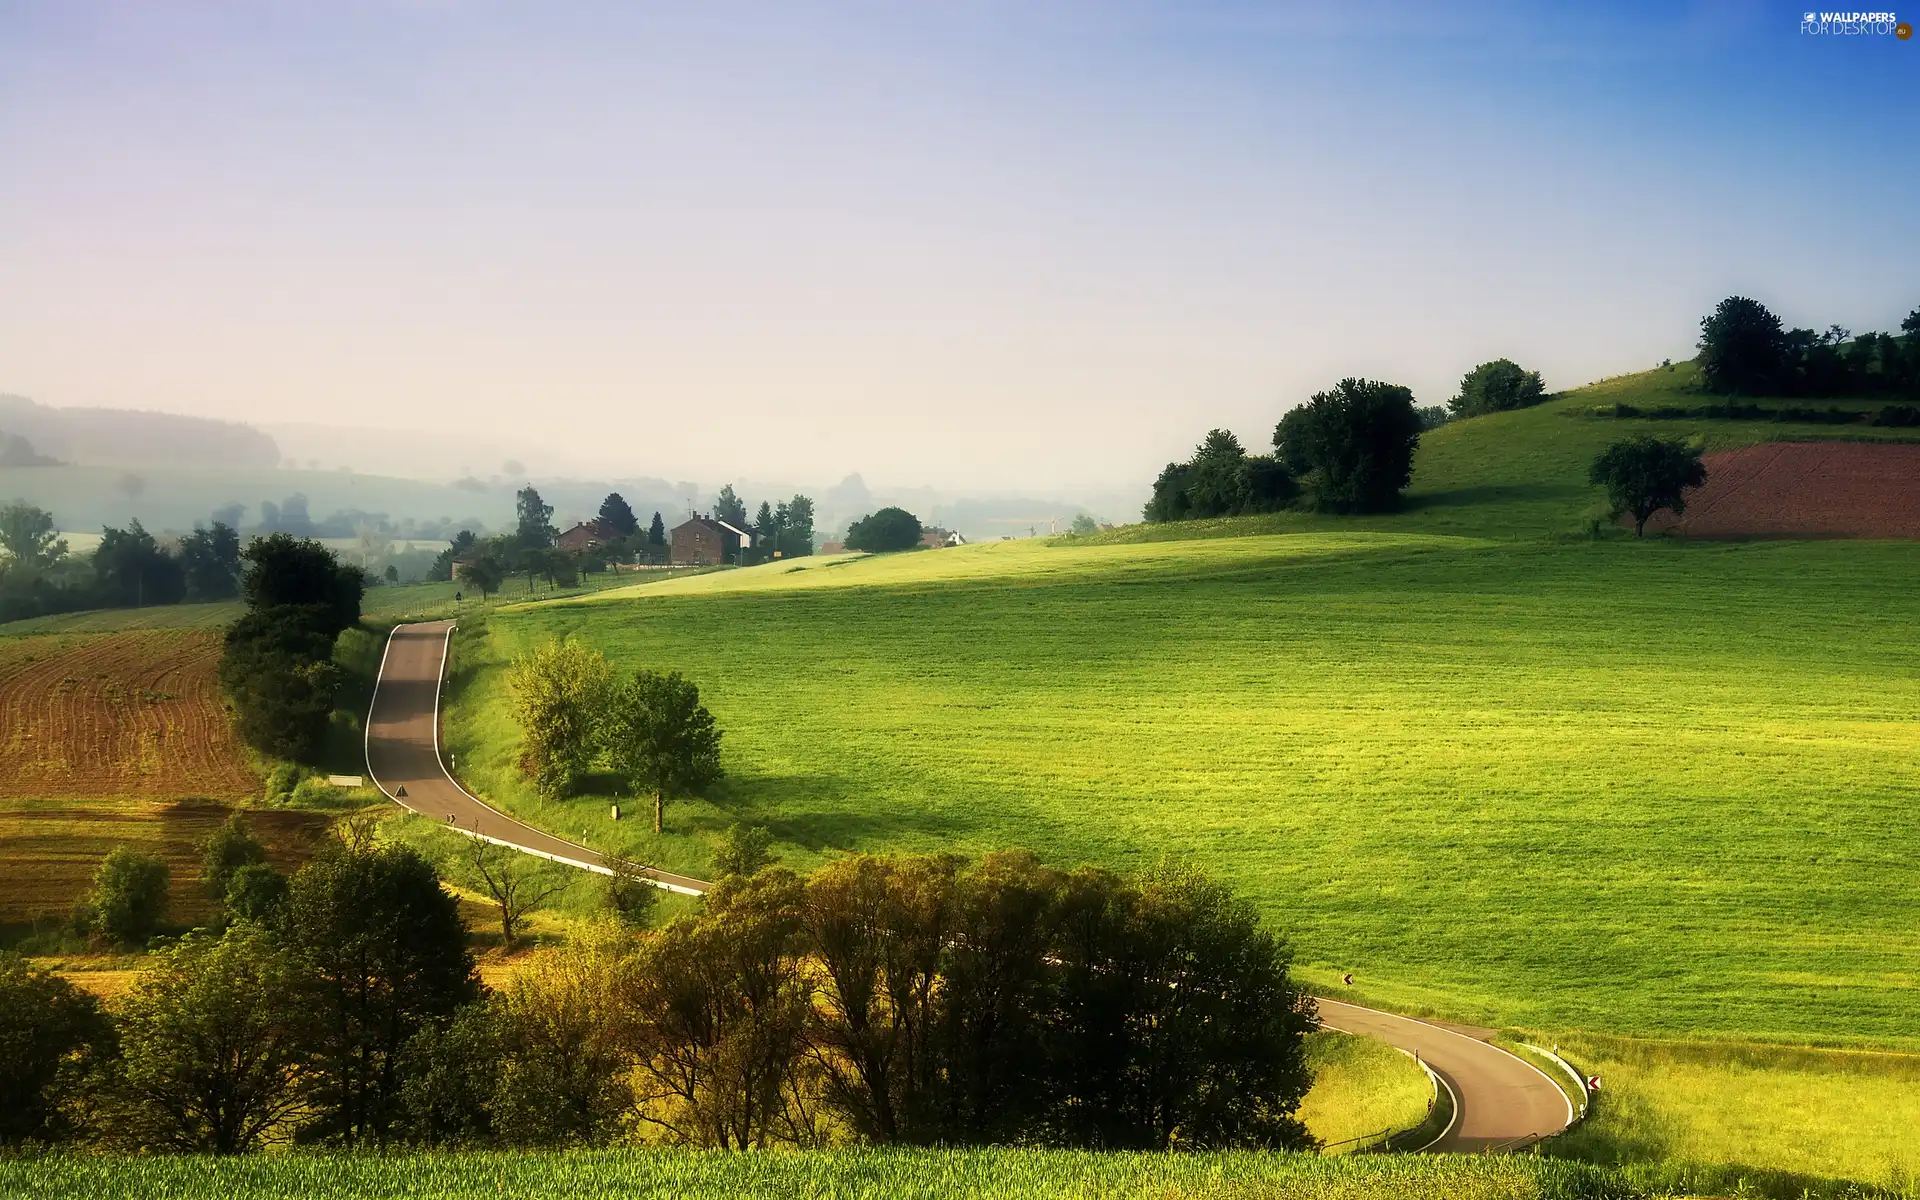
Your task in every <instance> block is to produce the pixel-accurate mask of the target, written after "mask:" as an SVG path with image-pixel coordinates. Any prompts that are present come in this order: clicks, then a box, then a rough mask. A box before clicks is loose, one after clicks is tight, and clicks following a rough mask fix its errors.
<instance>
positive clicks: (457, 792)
mask: <svg viewBox="0 0 1920 1200" xmlns="http://www.w3.org/2000/svg"><path fill="white" fill-rule="evenodd" d="M452 636H453V622H452V621H429V622H425V623H421V624H414V625H400V626H397V627H395V629H394V630H393V633H392V635H391V636H390V637H389V638H388V640H387V648H386V652H385V655H384V656H383V657H382V658H381V660H380V676H379V679H378V681H377V682H376V683H375V685H374V690H373V704H372V707H371V708H370V709H369V710H368V712H367V771H368V773H369V774H370V775H372V777H373V782H374V784H375V785H376V786H377V787H379V789H380V790H381V791H382V792H384V793H385V794H386V795H387V797H388V798H389V799H392V800H393V801H394V802H396V803H398V804H400V805H402V806H403V807H405V808H409V809H412V810H413V811H414V812H417V813H419V814H421V815H422V816H426V817H431V818H432V819H434V820H436V821H442V822H445V823H447V824H448V825H450V826H451V827H453V828H455V829H457V830H458V831H459V832H461V833H464V834H466V835H467V836H469V837H478V838H482V839H484V840H486V841H489V842H493V843H496V844H498V845H501V846H509V847H512V848H513V849H516V850H523V851H525V852H526V853H528V854H536V855H539V856H540V857H542V858H547V859H552V860H553V861H554V862H559V863H565V864H566V865H568V866H571V867H578V868H580V869H582V870H586V871H597V872H600V873H602V874H608V873H610V871H609V868H608V867H607V864H606V862H605V860H604V859H603V858H602V857H601V855H600V854H598V853H597V852H595V851H593V850H591V849H588V848H587V847H585V846H581V845H578V844H577V843H574V842H569V841H567V840H565V839H564V838H557V837H554V836H553V835H552V834H549V833H544V832H542V831H540V830H538V829H535V828H533V827H532V826H530V825H526V824H524V823H522V822H520V821H516V820H514V819H513V818H512V817H509V816H507V815H506V814H505V813H503V812H500V811H499V810H497V809H494V808H490V807H488V806H487V804H486V803H485V802H483V801H482V800H480V799H479V798H478V797H476V796H473V795H471V794H469V793H468V792H467V791H466V789H464V788H462V787H461V786H460V785H459V784H458V783H457V782H455V781H454V778H453V776H452V775H451V774H450V773H449V772H448V771H447V767H446V763H445V761H444V760H443V759H442V757H441V754H440V685H441V681H442V679H443V678H444V676H445V673H446V664H447V649H448V646H449V645H450V644H451V642H452ZM653 881H654V883H655V884H656V885H657V886H659V887H663V888H666V889H667V890H669V891H674V892H679V893H681V894H683V895H688V896H697V895H699V894H700V893H702V892H704V891H706V890H707V884H706V883H705V882H703V881H702V880H698V879H694V878H692V877H690V876H686V875H675V874H672V873H670V872H666V871H656V872H653ZM1320 1019H1321V1024H1322V1025H1324V1026H1325V1027H1326V1028H1328V1029H1336V1030H1339V1031H1341V1032H1344V1033H1352V1034H1360V1035H1364V1036H1366V1037H1372V1038H1378V1039H1379V1040H1381V1041H1383V1042H1385V1043H1387V1044H1388V1045H1390V1046H1397V1047H1399V1048H1400V1049H1402V1050H1405V1051H1407V1052H1409V1053H1411V1054H1415V1055H1417V1056H1419V1058H1420V1060H1421V1061H1422V1062H1424V1063H1426V1064H1427V1066H1428V1067H1429V1068H1430V1069H1431V1070H1432V1071H1433V1072H1434V1074H1435V1075H1436V1076H1438V1077H1439V1079H1440V1080H1441V1082H1442V1083H1443V1085H1444V1086H1445V1087H1446V1088H1447V1089H1448V1090H1449V1091H1450V1092H1452V1094H1453V1097H1454V1120H1453V1122H1452V1124H1451V1125H1450V1126H1449V1127H1448V1128H1447V1130H1446V1131H1445V1132H1444V1133H1443V1134H1442V1135H1441V1136H1440V1137H1439V1138H1438V1139H1437V1140H1435V1141H1434V1142H1432V1143H1431V1144H1429V1145H1428V1146H1426V1147H1424V1149H1427V1150H1430V1151H1439V1152H1445V1151H1452V1152H1460V1153H1483V1152H1491V1151H1501V1150H1513V1149H1520V1148H1523V1147H1526V1146H1530V1145H1532V1144H1533V1143H1535V1142H1537V1141H1539V1140H1540V1139H1541V1138H1544V1137H1550V1136H1552V1135H1553V1134H1556V1133H1558V1132H1560V1131H1561V1130H1562V1129H1565V1128H1566V1127H1567V1126H1568V1125H1570V1124H1572V1122H1573V1117H1574V1112H1573V1105H1572V1102H1571V1101H1569V1100H1568V1098H1567V1095H1566V1093H1564V1092H1562V1091H1561V1090H1560V1088H1559V1087H1558V1086H1557V1085H1556V1084H1555V1083H1554V1082H1553V1080H1551V1079H1549V1078H1548V1077H1547V1076H1546V1074H1545V1073H1543V1072H1542V1071H1540V1070H1539V1069H1538V1068H1536V1067H1534V1066H1533V1065H1532V1064H1530V1063H1528V1062H1526V1061H1524V1060H1522V1059H1519V1058H1516V1057H1515V1056H1513V1055H1511V1054H1509V1053H1507V1052H1506V1051H1505V1050H1502V1049H1500V1048H1499V1047H1497V1046H1494V1045H1491V1044H1490V1043H1488V1042H1487V1041H1485V1040H1483V1039H1482V1038H1481V1037H1476V1036H1473V1035H1471V1034H1469V1033H1466V1032H1462V1031H1460V1030H1458V1029H1452V1028H1447V1027H1445V1026H1442V1025H1436V1024H1433V1023H1431V1022H1428V1021H1417V1020H1414V1019H1413V1018H1411V1017H1403V1016H1398V1015H1396V1014H1394V1013H1389V1012H1381V1011H1379V1010H1378V1009H1371V1008H1362V1007H1360V1006H1359V1005H1354V1004H1348V1003H1345V1002H1344V1001H1340V1000H1332V999H1326V998H1322V999H1321V1000H1320Z"/></svg>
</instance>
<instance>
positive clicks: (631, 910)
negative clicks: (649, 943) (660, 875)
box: [601, 855, 660, 929]
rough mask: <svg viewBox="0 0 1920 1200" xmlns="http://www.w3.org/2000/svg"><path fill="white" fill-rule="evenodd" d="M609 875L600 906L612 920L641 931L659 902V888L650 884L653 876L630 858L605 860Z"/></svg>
mask: <svg viewBox="0 0 1920 1200" xmlns="http://www.w3.org/2000/svg"><path fill="white" fill-rule="evenodd" d="M606 864H607V867H608V869H609V871H610V872H611V873H610V874H609V875H607V876H606V883H605V891H604V892H602V894H601V895H602V901H603V906H604V907H605V908H606V910H607V911H608V912H609V913H611V914H612V915H613V917H614V919H615V920H617V921H619V922H620V923H621V924H622V925H626V926H629V927H631V928H635V929H643V928H645V927H646V926H647V925H648V924H649V923H650V922H651V921H652V919H653V910H654V908H655V907H656V906H657V905H658V904H659V902H660V889H659V888H657V887H655V886H654V884H653V881H654V878H655V876H654V874H653V872H652V871H650V870H648V869H647V868H646V867H643V866H641V865H640V864H639V863H636V862H633V861H632V860H630V859H625V858H621V857H618V856H617V855H615V856H608V857H606Z"/></svg>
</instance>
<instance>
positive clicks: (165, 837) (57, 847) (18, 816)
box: [0, 798, 325, 930]
mask: <svg viewBox="0 0 1920 1200" xmlns="http://www.w3.org/2000/svg"><path fill="white" fill-rule="evenodd" d="M231 811H232V810H231V809H229V808H228V807H226V806H225V805H221V804H213V803H208V802H204V801H198V802H196V801H187V802H179V803H155V802H152V801H147V800H138V799H125V798H121V799H99V798H95V799H89V800H86V801H73V800H64V799H63V800H26V799H18V798H5V799H0V863H5V864H6V870H5V872H4V873H0V929H12V930H20V929H23V928H25V927H28V926H31V925H33V924H34V923H35V922H41V921H48V920H57V919H59V918H63V917H65V916H66V915H67V914H68V913H69V912H70V911H72V909H73V906H74V904H75V903H76V902H78V901H79V900H80V898H81V897H82V896H84V895H85V894H86V892H87V888H88V887H89V886H91V884H92V882H93V872H94V868H96V867H98V866H99V865H100V860H101V859H102V858H105V857H106V855H107V852H108V851H109V850H112V849H113V848H114V847H115V846H120V845H128V846H132V847H134V848H135V849H138V850H141V851H143V852H145V853H148V854H152V855H155V856H157V857H159V858H160V859H162V860H164V861H165V862H166V864H167V866H168V867H169V868H170V869H171V870H172V883H171V887H170V890H169V892H168V902H169V909H170V914H171V917H172V918H173V919H175V920H179V921H194V920H198V919H201V918H203V917H205V916H207V915H209V914H210V912H211V908H210V906H209V903H208V900H207V898H206V895H205V893H204V892H202V890H201V888H200V883H199V876H200V843H201V842H203V841H205V840H206V838H207V835H208V834H211V833H212V832H213V831H214V830H215V829H216V828H218V827H219V826H220V823H221V822H223V821H225V820H226V819H227V816H228V814H229V813H230V812H231ZM247 820H248V821H249V823H250V824H252V826H253V829H254V832H255V833H256V834H258V835H259V836H260V839H261V841H263V842H264V843H266V845H267V849H268V852H269V857H270V858H271V859H272V860H273V861H274V862H275V864H276V865H278V866H280V867H282V868H283V869H284V868H291V867H294V866H297V865H298V864H300V863H302V862H304V861H306V858H307V855H308V847H309V846H311V845H312V844H313V841H314V839H316V838H317V837H318V836H319V835H320V833H321V831H322V830H323V828H324V826H325V818H324V817H323V816H321V815H318V814H314V813H306V812H299V811H293V810H265V811H256V812H250V813H248V814H247Z"/></svg>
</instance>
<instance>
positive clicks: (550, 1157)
mask: <svg viewBox="0 0 1920 1200" xmlns="http://www.w3.org/2000/svg"><path fill="white" fill-rule="evenodd" d="M133 1194H141V1195H152V1196H160V1195H164V1196H167V1197H169V1198H171V1200H202V1198H205V1200H234V1198H239V1197H248V1196H301V1197H306V1198H310V1200H329V1198H332V1197H340V1198H342V1200H345V1198H347V1197H353V1198H355V1200H360V1198H366V1200H375V1198H381V1197H394V1198H396V1200H397V1198H399V1197H433V1198H435V1200H464V1198H467V1197H473V1198H475V1200H479V1198H481V1197H487V1198H489V1200H491V1198H495V1197H503V1196H506V1197H546V1196H573V1197H580V1198H582V1200H599V1198H601V1197H630V1198H634V1200H639V1198H643V1197H645V1198H650V1200H705V1198H707V1197H715V1198H718V1197H726V1198H727V1200H733V1198H736V1197H743V1198H753V1197H765V1198H768V1200H773V1198H776V1197H777V1198H780V1200H785V1198H786V1197H792V1196H809V1197H820V1198H822V1200H825V1198H829V1197H831V1198H835V1200H867V1198H872V1200H953V1198H957V1197H994V1198H996V1200H1002V1198H1004V1200H1021V1198H1024V1197H1032V1198H1034V1200H1040V1198H1045V1200H1056V1198H1087V1200H1091V1198H1093V1197H1102V1198H1105V1197H1131V1196H1139V1197H1153V1198H1155V1200H1187V1198H1192V1200H1201V1198H1208V1200H1211V1198H1215V1197H1220V1198H1227V1200H1232V1198H1239V1200H1267V1198H1273V1200H1279V1198H1282V1197H1285V1198H1289V1200H1292V1198H1300V1200H1305V1198H1308V1197H1313V1198H1326V1200H1335V1198H1338V1200H1372V1198H1375V1197H1379V1198H1382V1200H1385V1198H1389V1197H1391V1198H1394V1200H1421V1198H1424V1197H1433V1198H1435V1200H1438V1198H1441V1197H1446V1198H1449V1200H1531V1198H1535V1197H1537V1198H1540V1200H1585V1198H1593V1200H1601V1198H1603V1197H1626V1196H1639V1195H1644V1194H1646V1193H1645V1191H1644V1190H1643V1189H1642V1188H1640V1187H1638V1186H1635V1185H1633V1184H1631V1183H1628V1182H1627V1181H1626V1180H1624V1179H1623V1178H1622V1177H1620V1176H1618V1175H1615V1174H1612V1173H1609V1172H1605V1171H1601V1170H1598V1169H1596V1168H1592V1167H1587V1166H1583V1165H1580V1164H1575V1163H1566V1162H1554V1161H1551V1160H1548V1159H1540V1158H1524V1157H1507V1158H1458V1157H1427V1158H1415V1157H1402V1156H1376V1155H1345V1156H1340V1157H1323V1156H1319V1155H1295V1154H1259V1153H1233V1154H1191V1155H1166V1154H1095V1153H1085V1152H1072V1151H1048V1150H970V1151H950V1150H946V1151H943V1150H864V1151H852V1150H847V1151H831V1152H822V1151H815V1152H773V1153H728V1152H725V1151H705V1152H703V1151H692V1150H625V1151H597V1152H585V1151H575V1152H570V1153H517V1154H446V1155H425V1154H392V1155H380V1156H372V1155H368V1156H344V1155H303V1154H292V1155H265V1156H255V1157H252V1158H244V1159H225V1160H221V1159H212V1158H192V1157H155V1158H77V1157H76V1158H65V1157H52V1158H39V1159H15V1160H0V1196H5V1197H17V1198H18V1200H42V1198H45V1200H53V1198H55V1197H58V1198H59V1200H90V1198H92V1197H105V1196H127V1195H133Z"/></svg>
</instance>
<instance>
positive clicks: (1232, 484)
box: [1075, 429, 1300, 530]
mask: <svg viewBox="0 0 1920 1200" xmlns="http://www.w3.org/2000/svg"><path fill="white" fill-rule="evenodd" d="M1299 494H1300V487H1299V485H1298V484H1297V483H1296V482H1295V481H1294V478H1293V476H1292V475H1291V474H1290V473H1289V472H1288V471H1287V468H1286V467H1285V466H1283V465H1282V464H1281V462H1280V460H1279V459H1277V458H1275V457H1273V456H1272V455H1264V454H1248V453H1247V452H1246V451H1245V450H1244V449H1243V448H1242V447H1241V445H1240V439H1239V438H1237V437H1235V436H1234V435H1233V434H1231V433H1229V432H1228V431H1226V430H1224V429H1215V430H1212V431H1210V432H1209V433H1208V434H1207V438H1206V440H1205V441H1204V442H1201V443H1200V445H1199V446H1197V447H1196V448H1195V449H1194V452H1193V457H1192V458H1190V459H1188V460H1187V461H1186V462H1183V463H1168V464H1167V466H1166V469H1165V470H1163V471H1161V472H1160V478H1158V479H1156V480H1154V483H1153V499H1151V500H1149V501H1148V502H1147V509H1146V518H1147V520H1149V521H1189V520H1195V519H1197V518H1201V517H1232V516H1239V515H1242V514H1245V513H1264V512H1275V511H1277V510H1279V509H1283V508H1286V507H1287V506H1288V505H1290V504H1292V503H1293V501H1294V499H1295V497H1297V496H1298V495H1299ZM1088 523H1089V524H1091V521H1089V522H1088ZM1075 528H1076V530H1077V529H1078V528H1079V526H1078V525H1076V526H1075Z"/></svg>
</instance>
